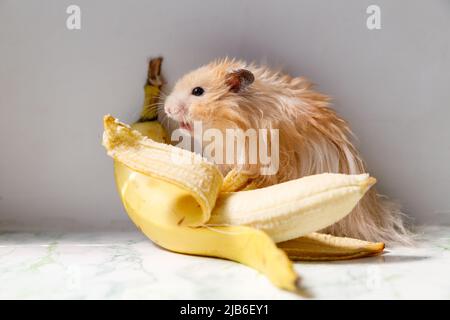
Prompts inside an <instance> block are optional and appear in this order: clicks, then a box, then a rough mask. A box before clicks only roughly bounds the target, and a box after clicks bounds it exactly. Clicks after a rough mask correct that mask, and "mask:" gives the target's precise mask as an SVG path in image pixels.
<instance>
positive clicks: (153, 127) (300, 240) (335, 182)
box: [103, 58, 384, 290]
mask: <svg viewBox="0 0 450 320" xmlns="http://www.w3.org/2000/svg"><path fill="white" fill-rule="evenodd" d="M161 62H162V59H161V58H157V59H153V60H151V61H150V63H149V73H148V81H147V84H146V86H145V87H144V90H145V100H144V105H143V109H142V112H141V117H140V120H139V121H140V122H138V123H135V124H134V125H132V127H129V126H126V125H124V124H121V123H119V122H118V121H116V120H115V119H114V118H112V117H111V116H106V117H105V119H104V125H105V133H104V139H103V144H104V146H105V147H106V149H107V150H108V154H109V155H111V156H112V157H113V158H114V159H115V161H114V170H115V177H116V183H117V188H118V190H119V194H120V196H121V199H122V202H123V204H124V206H125V208H126V211H127V212H128V214H129V216H130V218H131V219H132V221H133V222H134V223H135V224H136V225H137V226H138V227H139V228H140V229H141V230H142V231H143V232H144V233H145V234H146V235H147V236H148V237H149V238H150V239H152V240H153V241H154V242H155V243H156V244H158V245H160V246H162V247H164V248H166V249H168V250H171V251H175V252H180V253H187V254H194V255H204V256H213V257H219V258H225V259H230V260H234V261H238V262H241V263H243V264H245V265H248V266H250V267H253V268H255V269H256V270H258V271H260V272H261V273H263V274H265V275H266V276H267V277H268V278H269V279H270V280H271V281H272V282H273V283H274V284H275V285H277V286H278V287H280V288H283V289H287V290H295V289H296V284H297V283H298V276H297V274H296V273H295V272H294V270H293V266H292V262H291V261H290V260H289V258H291V259H294V260H337V259H349V258H355V257H361V256H367V255H373V254H377V253H379V252H381V251H382V250H383V248H384V245H383V244H374V243H369V242H365V241H360V240H356V239H348V238H337V237H332V236H329V235H322V234H317V233H310V232H312V231H316V230H319V229H321V228H324V227H326V226H328V225H330V224H332V223H334V222H336V221H337V220H339V219H340V218H342V217H343V216H345V215H346V214H347V213H349V212H350V211H351V209H352V208H353V206H354V205H356V203H357V201H358V200H359V199H360V197H362V195H363V194H364V192H366V191H367V189H368V188H369V187H370V186H371V185H372V184H373V183H375V179H374V178H370V177H369V176H368V175H358V176H345V175H330V174H326V175H320V176H312V177H306V178H303V179H299V180H296V181H292V182H289V183H285V184H280V185H277V186H273V187H269V188H265V189H261V190H254V191H242V190H251V189H253V188H254V187H253V186H252V182H251V180H250V179H248V177H246V176H245V175H243V174H241V173H240V172H237V171H234V170H232V171H231V172H229V173H228V175H227V176H226V177H225V178H223V177H222V175H221V173H220V172H219V171H218V169H217V167H216V166H215V165H213V164H211V163H209V162H207V161H206V160H204V159H203V158H202V157H200V156H198V155H194V154H193V153H190V152H187V151H184V150H180V149H178V148H175V147H172V146H170V145H167V143H168V142H169V141H168V138H167V135H166V133H165V130H164V129H163V127H162V126H161V124H160V123H158V122H157V121H155V120H156V118H157V107H156V106H157V104H158V100H159V92H160V87H161V85H162V80H161V78H160V68H161ZM132 129H133V130H132ZM146 137H149V138H151V139H148V138H146ZM238 190H239V191H240V192H234V191H238ZM239 225H241V226H239ZM258 229H262V230H263V231H261V230H258ZM299 236H302V237H299ZM271 238H272V239H271ZM274 240H275V241H276V242H279V243H278V247H279V248H277V246H276V245H275V243H274ZM286 240H287V241H286ZM280 241H281V242H280ZM286 254H287V255H288V256H289V258H288V257H287V255H286Z"/></svg>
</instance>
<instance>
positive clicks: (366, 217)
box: [172, 59, 410, 244]
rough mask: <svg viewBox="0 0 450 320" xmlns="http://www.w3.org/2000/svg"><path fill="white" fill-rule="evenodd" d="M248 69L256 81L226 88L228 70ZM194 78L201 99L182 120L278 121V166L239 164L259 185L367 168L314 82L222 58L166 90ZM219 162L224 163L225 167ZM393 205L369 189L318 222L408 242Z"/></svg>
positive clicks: (346, 232)
mask: <svg viewBox="0 0 450 320" xmlns="http://www.w3.org/2000/svg"><path fill="white" fill-rule="evenodd" d="M236 69H247V70H249V71H251V72H252V73H253V74H254V76H255V81H254V83H252V85H250V86H249V87H248V89H247V90H245V91H244V92H240V93H233V92H230V91H229V90H228V88H227V86H226V84H225V83H226V82H225V80H226V77H227V75H228V74H229V72H230V71H232V70H236ZM195 86H204V87H206V88H207V95H206V96H205V97H204V98H203V99H197V100H195V101H193V102H192V101H191V102H189V105H190V106H189V112H188V113H187V114H186V115H185V116H184V117H185V118H184V119H185V120H187V121H192V120H197V121H202V122H203V125H204V126H206V127H214V128H219V129H225V128H241V129H243V130H246V129H249V128H255V129H260V128H268V129H269V128H276V129H278V130H279V137H280V146H279V151H280V166H279V170H278V172H277V174H276V175H272V176H264V175H260V171H259V164H257V165H246V166H244V167H242V168H241V169H242V170H244V171H245V172H246V173H247V174H249V175H250V176H251V177H252V180H253V182H254V183H255V184H256V185H257V186H259V187H265V186H268V185H272V184H275V183H279V182H283V181H287V180H291V179H296V178H299V177H303V176H307V175H312V174H317V173H322V172H335V173H348V174H357V173H363V172H366V166H365V164H364V162H363V160H362V159H361V157H360V155H359V152H358V150H357V149H356V148H355V147H354V145H353V144H352V142H351V136H352V133H351V131H350V128H349V126H348V124H347V123H346V122H345V121H344V120H343V119H342V118H340V117H339V116H338V115H337V114H336V112H335V111H334V110H332V109H331V108H330V99H329V98H328V97H327V96H325V95H323V94H320V93H318V92H316V91H314V90H313V88H312V85H311V83H310V82H309V81H308V80H306V79H304V78H301V77H297V78H294V77H290V76H289V75H286V74H282V73H280V72H276V71H272V70H271V69H269V68H267V67H264V66H256V65H254V64H250V65H249V64H247V63H245V62H243V61H235V60H230V59H223V60H218V61H215V62H213V63H211V64H209V65H206V66H204V67H202V68H200V69H197V70H195V71H193V72H191V73H189V74H188V75H186V76H185V77H183V78H182V79H181V80H180V81H179V82H178V83H177V85H176V86H175V88H174V91H173V93H172V94H175V95H177V94H178V95H179V94H180V93H181V92H185V91H186V92H190V90H191V89H192V88H193V87H195ZM229 169H230V167H229V166H223V170H224V171H227V170H229ZM402 216H403V214H402V213H401V211H400V210H399V208H398V206H397V205H396V204H394V203H393V202H390V201H389V200H387V199H386V198H385V197H384V196H381V195H379V194H378V193H377V191H376V189H375V188H372V189H370V190H369V191H368V192H367V194H366V195H365V196H364V197H363V198H362V199H361V201H360V202H359V204H358V205H357V207H355V209H354V210H353V211H352V212H351V213H350V215H348V216H347V217H346V218H344V219H342V220H341V221H339V222H338V223H336V224H334V225H333V226H331V227H329V228H327V229H326V230H324V231H325V232H328V233H331V234H333V235H338V236H349V237H354V238H359V239H365V240H369V241H384V242H387V243H390V244H393V243H408V242H410V235H409V232H408V231H407V229H406V228H405V226H404V223H403V219H402Z"/></svg>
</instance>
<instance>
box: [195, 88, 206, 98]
mask: <svg viewBox="0 0 450 320" xmlns="http://www.w3.org/2000/svg"><path fill="white" fill-rule="evenodd" d="M204 92H205V90H203V88H202V87H195V88H194V89H192V94H193V95H194V96H197V97H198V96H201V95H202V94H203V93H204Z"/></svg>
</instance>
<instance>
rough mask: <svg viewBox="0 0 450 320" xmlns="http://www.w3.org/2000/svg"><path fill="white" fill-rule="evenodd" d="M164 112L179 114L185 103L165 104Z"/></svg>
mask: <svg viewBox="0 0 450 320" xmlns="http://www.w3.org/2000/svg"><path fill="white" fill-rule="evenodd" d="M165 109H166V112H167V113H168V114H171V115H180V114H183V113H184V112H185V111H186V104H185V103H182V102H178V103H174V104H172V103H171V104H167V105H165Z"/></svg>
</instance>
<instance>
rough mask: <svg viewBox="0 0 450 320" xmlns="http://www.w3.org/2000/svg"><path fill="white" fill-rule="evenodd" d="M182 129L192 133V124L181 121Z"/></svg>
mask: <svg viewBox="0 0 450 320" xmlns="http://www.w3.org/2000/svg"><path fill="white" fill-rule="evenodd" d="M179 126H180V129H184V130H186V131H192V123H190V122H187V121H180V122H179Z"/></svg>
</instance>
